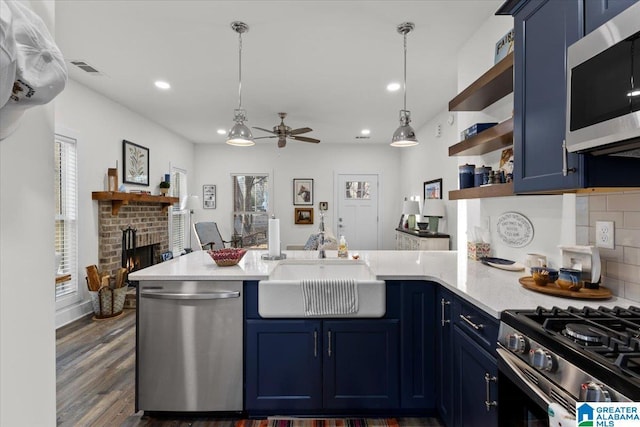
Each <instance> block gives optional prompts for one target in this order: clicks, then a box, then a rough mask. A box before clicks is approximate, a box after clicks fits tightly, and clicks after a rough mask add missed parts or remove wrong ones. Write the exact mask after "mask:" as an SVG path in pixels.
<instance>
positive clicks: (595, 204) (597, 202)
mask: <svg viewBox="0 0 640 427" xmlns="http://www.w3.org/2000/svg"><path fill="white" fill-rule="evenodd" d="M606 210H607V196H589V211H606Z"/></svg>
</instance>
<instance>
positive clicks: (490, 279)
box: [129, 250, 638, 318]
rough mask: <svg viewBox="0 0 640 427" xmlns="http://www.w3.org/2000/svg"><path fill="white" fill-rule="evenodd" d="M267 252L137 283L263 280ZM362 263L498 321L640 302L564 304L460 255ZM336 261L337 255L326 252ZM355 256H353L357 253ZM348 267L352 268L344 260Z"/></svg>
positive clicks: (156, 273)
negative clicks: (438, 287)
mask: <svg viewBox="0 0 640 427" xmlns="http://www.w3.org/2000/svg"><path fill="white" fill-rule="evenodd" d="M265 253H266V251H260V250H250V251H248V252H247V254H246V255H245V256H244V258H243V259H242V260H241V261H240V263H239V264H238V265H235V266H232V267H218V266H217V265H216V264H215V262H214V261H213V260H212V259H211V257H210V256H209V254H207V252H206V251H196V252H192V253H190V254H187V255H183V256H180V257H177V258H174V259H172V260H170V261H166V262H162V263H159V264H156V265H153V266H151V267H148V268H145V269H143V270H140V271H136V272H134V273H131V274H130V275H129V277H130V279H132V280H140V281H144V280H264V279H267V278H268V277H269V275H270V274H271V272H272V271H273V269H274V267H275V266H276V265H277V263H278V261H264V260H262V259H261V255H262V254H265ZM358 253H359V255H360V259H361V260H363V261H364V262H366V263H367V265H368V266H369V267H370V268H371V270H372V271H373V272H374V274H375V275H376V277H377V278H378V279H381V280H432V281H435V282H438V283H440V284H442V285H444V286H445V287H446V288H448V289H450V290H451V291H452V292H454V293H456V294H458V295H460V296H461V297H463V298H464V299H466V300H468V301H469V302H471V303H472V304H474V305H476V306H477V307H479V308H481V309H482V310H484V311H486V312H487V313H488V314H490V315H492V316H493V317H495V318H499V317H500V313H501V312H502V311H503V310H507V309H530V308H536V307H538V306H542V307H545V308H551V307H554V306H557V307H561V308H566V307H568V306H574V307H583V306H591V307H598V306H604V307H614V306H621V307H627V306H630V305H634V304H635V305H638V303H637V302H634V301H631V300H627V299H624V298H619V297H616V296H613V297H612V298H611V299H608V300H582V299H580V300H579V299H571V298H560V297H554V296H551V295H546V294H542V293H539V292H534V291H531V290H528V289H525V288H523V287H522V286H521V285H520V283H519V282H518V278H520V277H522V276H525V275H528V273H525V272H524V271H517V272H512V271H505V270H500V269H497V268H493V267H489V266H486V265H484V264H482V263H480V262H478V261H473V260H469V259H467V258H466V257H463V256H462V255H461V254H458V252H456V251H360V252H358ZM285 254H286V255H287V259H318V252H317V251H285ZM326 254H327V259H337V251H326ZM352 254H353V252H352ZM344 262H349V261H348V260H344Z"/></svg>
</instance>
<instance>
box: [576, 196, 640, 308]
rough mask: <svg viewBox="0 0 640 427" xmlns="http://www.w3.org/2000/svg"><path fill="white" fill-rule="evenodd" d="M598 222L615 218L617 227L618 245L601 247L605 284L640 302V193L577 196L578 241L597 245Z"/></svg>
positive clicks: (616, 238) (578, 242)
mask: <svg viewBox="0 0 640 427" xmlns="http://www.w3.org/2000/svg"><path fill="white" fill-rule="evenodd" d="M584 199H587V200H584ZM587 212H588V219H587V220H586V224H588V227H587V226H586V224H585V215H586V213H587ZM596 221H613V222H614V227H615V229H614V233H615V248H614V249H613V250H610V249H603V248H599V250H600V257H601V259H602V285H603V286H606V287H608V288H610V289H611V291H612V292H613V293H614V294H615V295H618V296H621V297H625V298H628V299H630V300H633V301H638V302H640V192H638V191H637V190H634V191H632V192H627V193H608V194H604V195H603V194H598V195H587V196H579V197H577V198H576V243H577V244H579V245H585V244H589V245H595V224H596Z"/></svg>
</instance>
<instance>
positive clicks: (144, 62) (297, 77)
mask: <svg viewBox="0 0 640 427" xmlns="http://www.w3.org/2000/svg"><path fill="white" fill-rule="evenodd" d="M501 3H502V2H501V1H500V0H496V1H494V0H471V1H463V0H447V1H434V0H422V1H337V0H336V1H333V0H324V1H307V0H296V1H240V0H236V1H211V0H209V1H206V0H199V1H187V0H183V1H169V0H156V1H152V0H128V1H125V0H120V1H116V0H57V1H56V40H57V42H58V45H59V47H60V49H61V50H62V52H63V54H64V56H65V58H66V59H67V61H70V60H82V61H85V62H87V63H88V64H90V65H92V66H93V67H95V68H97V69H98V70H99V71H100V72H101V74H102V75H100V76H95V75H88V74H87V73H85V72H83V71H81V70H80V69H78V68H77V67H75V66H73V65H71V64H68V65H69V76H70V78H72V79H74V80H76V81H78V82H80V83H82V84H84V85H86V86H88V87H90V88H92V89H94V90H95V91H97V92H99V93H101V94H103V95H104V96H106V97H108V98H110V99H113V100H114V101H116V102H118V103H120V104H122V105H124V106H126V107H128V108H129V109H131V110H133V111H135V112H137V113H139V114H141V115H143V116H145V117H148V118H149V119H151V120H152V121H154V122H156V123H159V124H161V125H162V126H165V127H166V128H168V129H170V130H171V131H173V132H175V133H176V134H179V135H182V136H184V137H185V138H187V139H189V140H191V141H193V142H196V143H223V142H224V140H225V136H224V135H218V134H217V133H216V131H217V129H220V128H225V129H229V127H231V126H232V124H233V110H234V108H237V105H238V35H237V34H236V33H235V32H233V30H231V28H230V24H231V22H232V21H235V20H240V21H243V22H246V23H247V24H248V25H249V27H250V30H249V32H248V33H246V34H244V35H243V57H242V106H243V107H244V108H245V109H246V111H247V117H248V121H247V122H246V124H247V125H248V126H258V127H263V128H267V129H270V128H272V127H273V126H275V125H276V124H278V123H279V119H278V117H277V113H278V112H279V111H284V112H287V113H288V114H289V116H288V117H287V119H286V120H285V123H286V124H287V125H289V126H291V127H292V128H298V127H304V126H308V127H311V128H313V132H311V133H308V134H305V135H304V136H310V137H313V138H318V139H321V140H322V143H352V142H358V141H360V142H359V143H389V142H390V139H391V135H392V134H393V131H394V130H395V129H396V127H397V126H398V112H399V110H400V109H401V108H402V90H400V91H398V92H395V93H389V92H387V90H386V86H387V84H388V83H389V82H391V81H397V82H402V71H403V68H402V67H403V65H402V61H403V57H402V55H403V41H402V35H400V34H398V32H397V31H396V27H397V25H398V24H400V23H402V22H404V21H411V22H414V23H415V26H416V28H415V30H414V31H413V32H412V33H410V34H409V35H408V36H407V49H408V51H407V108H408V109H409V110H410V111H411V112H412V119H413V123H412V125H413V126H414V128H415V129H416V130H418V129H420V128H421V127H422V126H423V125H424V124H425V123H426V122H427V121H428V120H429V119H430V118H432V117H433V116H434V115H435V114H437V113H438V112H440V111H442V110H443V109H444V108H446V106H447V103H448V101H449V100H450V99H451V98H452V97H453V96H454V95H455V92H456V76H457V70H456V62H457V52H458V50H459V49H460V47H461V46H462V45H463V44H464V43H465V42H466V41H467V40H468V39H469V38H470V37H471V35H472V34H473V33H474V32H475V31H476V30H477V29H478V27H479V26H480V25H481V24H482V23H483V22H484V21H485V20H486V19H487V18H488V17H489V16H491V15H492V14H493V13H494V12H495V10H497V8H498V7H499V6H500V4H501ZM156 79H162V80H166V81H168V82H170V83H171V85H172V88H171V89H170V90H169V91H159V90H158V89H156V88H155V87H154V85H153V82H154V81H155V80H156ZM363 128H368V129H371V136H370V139H368V140H356V138H355V137H356V136H357V135H359V132H360V130H361V129H363ZM252 131H253V134H254V136H266V134H265V133H263V132H261V131H259V130H252ZM418 138H420V135H419V134H418ZM259 143H263V144H268V143H272V144H273V145H274V147H275V145H276V140H273V139H263V140H259ZM289 143H296V144H299V143H300V142H289Z"/></svg>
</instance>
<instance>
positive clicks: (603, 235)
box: [596, 221, 615, 249]
mask: <svg viewBox="0 0 640 427" xmlns="http://www.w3.org/2000/svg"><path fill="white" fill-rule="evenodd" d="M613 231H614V228H613V221H596V247H598V248H605V249H613V248H614V246H615V241H614V236H613Z"/></svg>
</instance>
